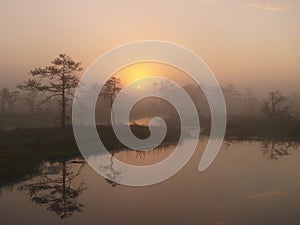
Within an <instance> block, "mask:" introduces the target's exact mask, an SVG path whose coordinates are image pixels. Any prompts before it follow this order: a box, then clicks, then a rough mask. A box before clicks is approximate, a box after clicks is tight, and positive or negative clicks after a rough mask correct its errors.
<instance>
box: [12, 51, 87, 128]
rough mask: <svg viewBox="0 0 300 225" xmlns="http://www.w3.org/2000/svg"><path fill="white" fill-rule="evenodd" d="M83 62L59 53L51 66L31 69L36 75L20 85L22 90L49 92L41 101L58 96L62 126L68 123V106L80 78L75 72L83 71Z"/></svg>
mask: <svg viewBox="0 0 300 225" xmlns="http://www.w3.org/2000/svg"><path fill="white" fill-rule="evenodd" d="M81 70H82V68H81V63H80V62H75V61H74V60H72V59H71V57H70V56H67V55H66V54H59V56H58V57H56V58H55V59H54V60H53V61H51V65H50V66H46V67H38V68H35V69H33V70H31V71H30V74H31V75H32V76H33V77H35V79H34V81H33V80H32V79H29V80H28V81H25V82H23V83H22V84H20V85H18V87H19V88H20V89H22V90H26V89H28V90H31V91H39V92H44V93H47V94H48V96H47V97H46V98H45V99H44V100H43V101H42V102H40V103H39V105H41V104H43V103H45V102H47V101H48V100H50V99H52V98H58V99H59V100H58V105H59V107H60V119H61V126H62V127H65V125H66V108H67V105H68V104H69V102H70V100H71V99H72V97H73V89H74V88H76V87H77V85H78V82H79V79H78V78H77V77H76V76H75V73H76V72H78V71H81Z"/></svg>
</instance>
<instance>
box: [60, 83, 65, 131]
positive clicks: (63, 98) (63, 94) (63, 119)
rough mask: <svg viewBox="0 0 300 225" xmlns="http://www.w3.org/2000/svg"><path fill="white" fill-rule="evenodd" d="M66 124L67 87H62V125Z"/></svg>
mask: <svg viewBox="0 0 300 225" xmlns="http://www.w3.org/2000/svg"><path fill="white" fill-rule="evenodd" d="M65 126H66V96H65V87H64V85H63V87H62V101H61V127H65Z"/></svg>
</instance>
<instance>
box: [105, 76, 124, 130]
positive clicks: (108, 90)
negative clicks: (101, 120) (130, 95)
mask: <svg viewBox="0 0 300 225" xmlns="http://www.w3.org/2000/svg"><path fill="white" fill-rule="evenodd" d="M121 89H122V88H121V81H120V79H119V78H116V77H110V78H109V79H108V80H107V81H106V83H105V85H104V88H103V90H102V91H101V93H100V96H103V97H104V99H105V100H107V101H108V103H109V106H110V109H111V116H112V120H113V122H114V124H115V121H114V113H113V109H112V105H113V102H114V99H115V96H116V94H117V93H118V92H119V91H120V90H121Z"/></svg>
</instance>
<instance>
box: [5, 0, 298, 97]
mask: <svg viewBox="0 0 300 225" xmlns="http://www.w3.org/2000/svg"><path fill="white" fill-rule="evenodd" d="M0 24H1V39H0V40H1V41H0V46H1V51H0V88H1V87H2V86H4V85H7V86H10V87H13V86H14V85H15V84H16V83H17V82H19V81H21V80H25V79H27V78H28V77H29V75H28V71H29V70H30V69H31V68H33V67H35V66H40V65H47V63H48V62H49V60H51V59H53V58H54V57H55V56H57V55H58V53H61V52H64V53H67V54H70V55H71V56H72V57H73V58H74V59H76V60H79V61H81V62H83V67H84V69H86V68H87V66H88V65H89V64H90V63H91V62H92V61H93V60H94V59H96V58H97V57H99V56H100V55H102V54H103V53H104V52H106V51H108V50H110V49H111V48H113V47H116V46H117V45H120V44H124V43H126V42H130V41H137V40H144V39H160V40H166V41H171V42H176V43H178V44H181V45H184V46H186V47H188V48H190V49H191V50H193V51H195V52H196V53H197V54H198V55H199V56H201V57H202V58H203V59H204V60H205V61H206V62H207V63H208V65H209V66H210V67H211V68H212V70H213V71H214V72H215V73H216V75H217V78H218V79H219V80H220V81H221V82H225V83H228V82H232V83H235V84H237V85H238V86H240V87H248V86H249V87H253V89H256V88H257V89H259V90H261V91H262V90H263V88H264V87H266V89H267V90H266V91H268V90H270V89H280V90H283V91H284V92H292V91H293V92H297V91H298V86H299V84H300V1H299V0H282V1H280V0H278V1H276V0H253V1H252V0H249V1H248V0H152V1H149V0H147V1H146V0H127V1H126V0H110V1H102V0H81V1H74V0H73V1H58V0H51V1H41V0H36V1H33V0H27V1H21V0H20V1H15V0H1V2H0Z"/></svg>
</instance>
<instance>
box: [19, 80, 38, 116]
mask: <svg viewBox="0 0 300 225" xmlns="http://www.w3.org/2000/svg"><path fill="white" fill-rule="evenodd" d="M40 85H41V83H40V82H39V81H37V80H34V79H29V80H27V81H26V82H24V83H21V84H18V85H17V88H19V89H20V90H23V91H26V92H27V94H26V97H25V101H26V102H27V104H28V107H29V111H30V112H31V113H34V112H35V108H36V106H38V104H37V103H36V99H37V97H38V92H39V91H38V87H39V86H40Z"/></svg>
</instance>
